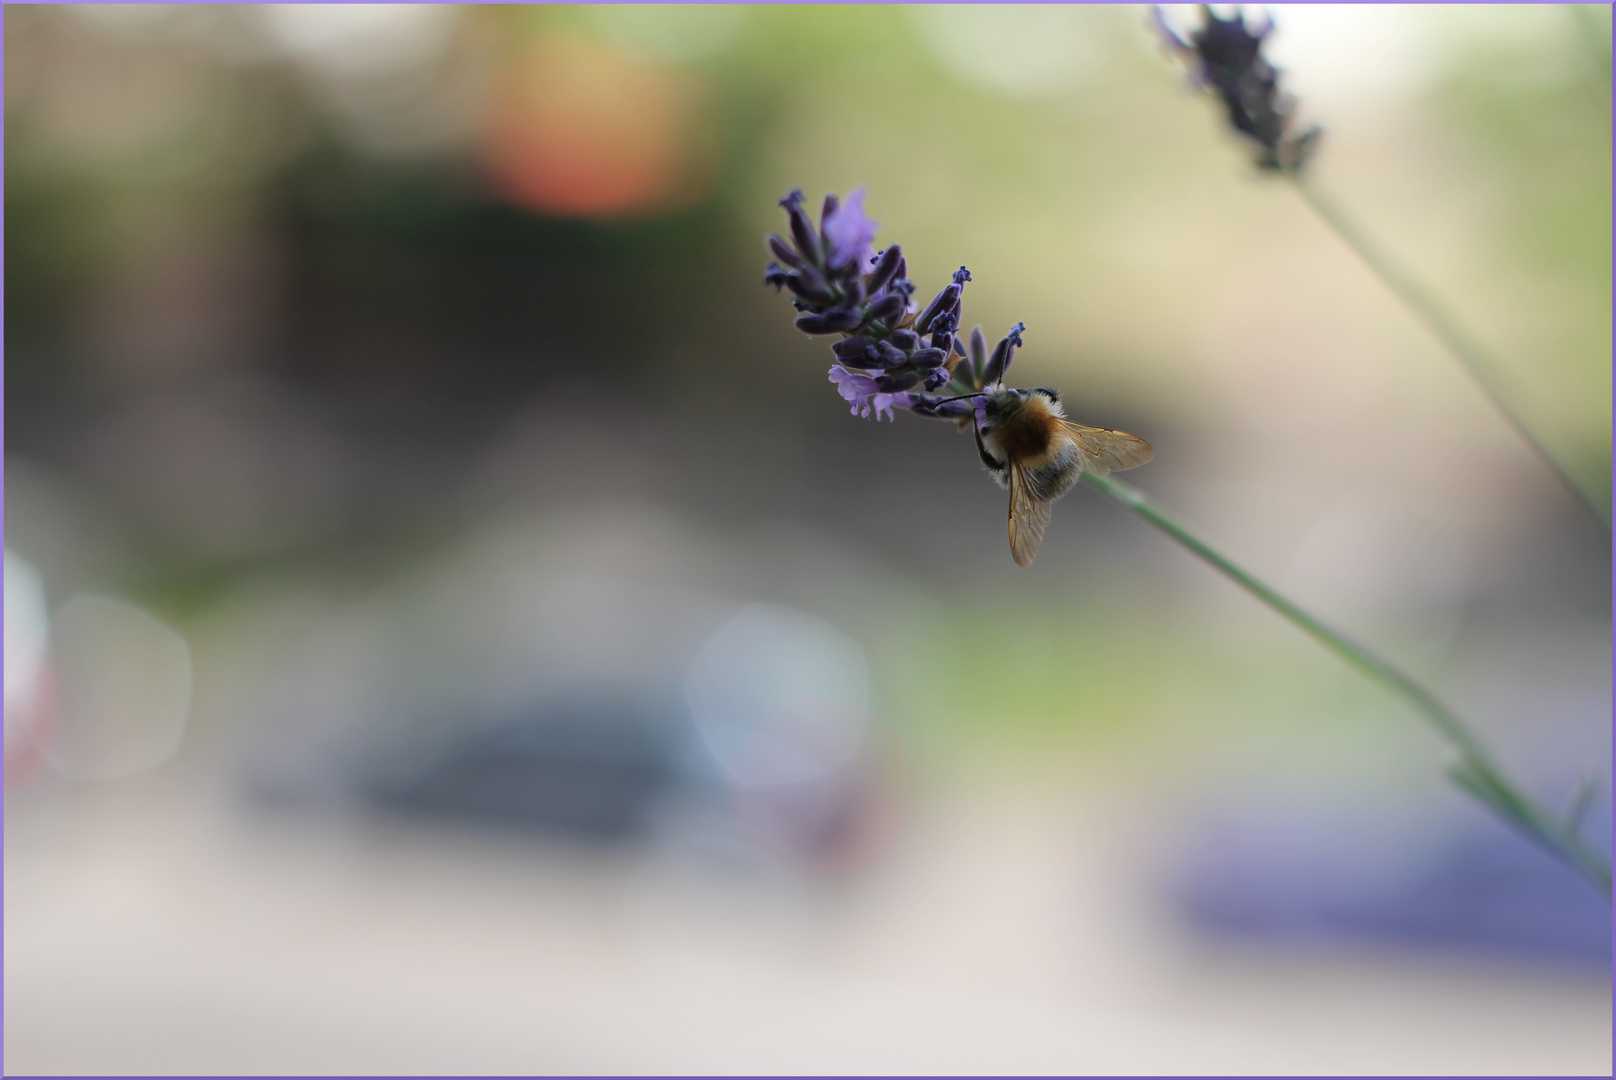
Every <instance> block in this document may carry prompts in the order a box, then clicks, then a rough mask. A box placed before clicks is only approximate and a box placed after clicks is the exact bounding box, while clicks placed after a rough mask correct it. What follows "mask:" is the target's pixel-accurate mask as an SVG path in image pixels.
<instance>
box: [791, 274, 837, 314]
mask: <svg viewBox="0 0 1616 1080" xmlns="http://www.w3.org/2000/svg"><path fill="white" fill-rule="evenodd" d="M782 280H783V281H784V283H785V286H786V288H788V289H790V290H791V291H792V292H794V293H796V294H797V295H798V296H800V297H802V298H803V299H804V300H806V301H808V303H809V304H810V305H811V306H813V307H824V306H825V305H826V304H830V303H834V302H835V300H836V297H835V296H833V295H832V294H831V291H830V289H829V288H827V287H826V286H825V279H824V278H822V277H820V276H819V274H818V273H817V272H815V270H814V268H813V267H811V266H805V267H803V268H802V269H801V270H799V271H797V272H796V273H795V274H787V275H786V276H785V277H784V278H783V279H782Z"/></svg>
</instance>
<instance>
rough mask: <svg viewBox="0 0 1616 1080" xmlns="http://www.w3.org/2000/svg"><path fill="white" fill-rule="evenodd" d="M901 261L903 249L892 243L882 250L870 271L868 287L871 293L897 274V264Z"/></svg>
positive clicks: (876, 291) (884, 285) (882, 286)
mask: <svg viewBox="0 0 1616 1080" xmlns="http://www.w3.org/2000/svg"><path fill="white" fill-rule="evenodd" d="M901 262H903V249H902V248H900V247H898V245H897V244H893V245H892V246H891V247H889V248H887V249H886V250H885V251H883V252H882V253H881V254H880V256H879V257H878V258H877V259H876V260H875V269H873V270H871V271H870V278H869V287H870V292H871V293H878V292H880V291H881V290H882V289H884V288H886V287H887V282H889V281H891V280H892V279H893V278H894V277H896V276H897V274H898V264H899V263H901Z"/></svg>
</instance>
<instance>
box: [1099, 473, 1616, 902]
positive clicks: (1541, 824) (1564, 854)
mask: <svg viewBox="0 0 1616 1080" xmlns="http://www.w3.org/2000/svg"><path fill="white" fill-rule="evenodd" d="M1083 482H1084V483H1086V484H1088V485H1089V486H1090V487H1093V488H1095V489H1096V490H1098V491H1100V492H1102V493H1104V494H1105V495H1107V496H1109V497H1110V498H1111V499H1113V500H1115V501H1116V502H1118V503H1120V504H1121V505H1122V506H1124V507H1126V508H1127V509H1129V510H1131V511H1133V512H1134V513H1135V514H1137V515H1139V517H1141V518H1143V519H1144V520H1145V521H1147V522H1149V523H1150V524H1151V525H1154V526H1155V527H1156V528H1158V529H1160V530H1161V531H1162V532H1164V533H1166V534H1167V535H1168V536H1170V537H1172V538H1173V539H1174V540H1177V541H1178V542H1179V543H1180V544H1182V545H1184V546H1185V547H1186V548H1188V549H1189V550H1190V551H1192V552H1194V553H1195V554H1196V555H1198V556H1200V557H1201V558H1202V559H1203V560H1205V561H1206V562H1207V563H1210V564H1211V565H1212V567H1213V568H1214V569H1216V570H1218V571H1219V572H1220V573H1222V574H1223V575H1224V576H1225V577H1227V578H1229V579H1230V580H1231V581H1233V582H1234V583H1235V584H1237V585H1239V586H1240V587H1241V588H1243V589H1245V590H1246V591H1247V592H1249V593H1251V595H1253V596H1255V597H1256V598H1257V599H1259V600H1261V601H1262V602H1263V603H1265V604H1267V605H1268V606H1269V607H1271V608H1273V609H1274V610H1275V611H1277V612H1278V613H1279V614H1281V615H1283V616H1284V617H1285V618H1287V619H1289V620H1290V621H1291V622H1292V623H1294V624H1295V625H1296V626H1298V627H1300V628H1301V629H1302V630H1304V631H1306V632H1307V633H1308V634H1309V635H1310V636H1311V637H1312V638H1313V639H1314V640H1316V641H1317V642H1319V644H1321V645H1323V646H1324V647H1325V648H1327V649H1329V650H1330V651H1331V652H1333V653H1335V654H1336V655H1337V656H1339V657H1340V658H1341V659H1343V660H1345V661H1346V662H1347V663H1348V664H1349V665H1351V666H1352V667H1353V668H1356V669H1357V670H1358V671H1359V672H1360V673H1361V674H1363V675H1365V676H1367V677H1368V678H1370V679H1372V680H1374V681H1375V682H1378V683H1379V684H1380V685H1381V686H1383V687H1385V688H1386V689H1387V690H1390V691H1391V692H1392V693H1394V694H1396V695H1397V696H1398V697H1400V698H1402V699H1403V700H1404V701H1405V702H1407V703H1408V704H1409V705H1411V706H1413V708H1414V709H1415V711H1416V712H1418V713H1419V714H1420V715H1421V716H1422V717H1423V718H1424V719H1425V721H1426V722H1427V723H1429V724H1430V725H1431V727H1432V728H1434V729H1435V730H1436V732H1437V734H1439V735H1441V736H1442V738H1444V739H1445V740H1447V742H1448V744H1449V745H1450V746H1452V747H1453V748H1454V749H1455V750H1456V751H1458V753H1459V760H1458V761H1456V762H1454V763H1453V765H1452V766H1451V767H1450V768H1449V770H1448V774H1449V776H1450V777H1451V778H1452V779H1453V780H1454V782H1455V783H1457V784H1458V785H1459V786H1460V787H1462V788H1464V789H1465V790H1466V791H1468V792H1469V793H1470V794H1471V795H1473V796H1474V797H1475V798H1476V799H1478V800H1479V801H1480V802H1481V803H1482V804H1483V805H1485V806H1486V807H1487V808H1488V809H1490V810H1492V811H1493V813H1494V814H1496V815H1498V816H1499V817H1500V818H1502V819H1503V820H1504V821H1505V822H1506V823H1507V824H1509V825H1510V826H1511V827H1512V828H1515V829H1516V830H1518V831H1520V832H1521V833H1522V834H1524V835H1525V836H1526V837H1527V838H1528V839H1530V840H1532V841H1534V842H1535V843H1537V844H1538V845H1539V846H1541V847H1543V848H1544V849H1545V850H1547V851H1548V852H1549V853H1550V854H1552V855H1554V856H1555V857H1557V858H1560V859H1563V860H1564V861H1566V862H1567V863H1570V864H1571V865H1572V866H1573V867H1575V868H1576V869H1577V870H1578V871H1580V872H1581V873H1582V874H1583V876H1585V877H1586V878H1587V879H1588V880H1589V881H1591V882H1592V883H1593V884H1594V886H1595V887H1596V888H1598V889H1599V891H1600V892H1601V893H1603V894H1604V896H1605V898H1606V899H1609V898H1610V895H1611V881H1610V859H1609V858H1608V857H1607V856H1605V855H1603V854H1601V853H1600V852H1598V851H1596V850H1594V849H1593V848H1591V847H1589V846H1588V843H1587V841H1586V840H1584V839H1583V837H1582V835H1581V833H1580V831H1579V830H1578V828H1577V821H1576V816H1575V815H1572V814H1569V813H1568V815H1567V816H1566V817H1565V818H1561V817H1559V816H1557V815H1555V814H1553V813H1551V812H1549V811H1548V810H1545V809H1544V808H1543V807H1541V806H1539V805H1538V804H1537V803H1536V802H1534V801H1533V800H1532V799H1531V798H1530V797H1529V796H1528V795H1526V794H1524V793H1523V792H1522V791H1521V790H1520V789H1519V788H1518V787H1516V786H1515V785H1514V784H1513V783H1512V782H1510V780H1509V779H1508V778H1507V777H1505V775H1504V773H1503V770H1502V769H1501V768H1500V767H1499V766H1498V764H1497V763H1496V762H1495V761H1494V759H1493V757H1492V755H1491V754H1490V753H1489V752H1488V751H1487V748H1486V747H1485V746H1484V745H1483V744H1482V742H1481V740H1480V739H1478V738H1477V737H1476V735H1475V733H1474V732H1472V731H1471V730H1470V729H1469V728H1468V727H1467V726H1466V725H1465V723H1464V721H1463V720H1461V719H1460V718H1459V717H1458V716H1457V715H1456V714H1455V713H1454V712H1453V710H1452V709H1449V708H1448V707H1447V706H1446V705H1444V704H1443V703H1442V701H1441V700H1440V699H1438V698H1437V697H1436V695H1435V694H1432V693H1431V692H1430V691H1429V690H1427V689H1425V687H1423V686H1421V685H1420V684H1419V683H1417V682H1415V681H1414V679H1413V678H1411V677H1410V676H1408V675H1407V674H1405V673H1404V672H1402V671H1401V670H1399V669H1398V668H1397V667H1395V666H1393V665H1392V664H1391V662H1390V661H1388V660H1386V659H1385V658H1383V657H1381V656H1380V655H1378V654H1377V653H1375V652H1374V651H1373V650H1372V649H1370V648H1369V647H1368V646H1366V645H1363V644H1361V643H1359V642H1357V641H1354V640H1353V639H1352V638H1350V637H1348V636H1347V635H1346V634H1343V633H1341V632H1340V631H1339V630H1336V629H1334V628H1332V627H1330V626H1329V625H1327V624H1325V623H1324V622H1322V621H1321V620H1319V619H1318V618H1317V617H1315V616H1314V615H1312V614H1310V613H1308V612H1307V611H1304V610H1303V609H1302V608H1300V607H1298V606H1297V605H1296V604H1294V603H1292V602H1291V601H1290V600H1288V599H1286V598H1285V597H1284V596H1281V595H1280V594H1279V593H1278V592H1276V591H1275V590H1274V589H1273V588H1271V587H1270V586H1268V585H1267V584H1265V583H1263V582H1262V581H1260V580H1258V579H1257V578H1256V577H1254V576H1253V575H1252V574H1251V573H1250V572H1248V571H1246V570H1244V569H1242V568H1241V567H1240V566H1238V565H1236V564H1235V563H1234V562H1232V561H1230V560H1229V559H1228V558H1227V557H1225V556H1224V555H1223V554H1222V553H1220V552H1219V551H1218V550H1217V549H1215V548H1213V547H1212V546H1211V545H1210V544H1208V543H1207V542H1206V541H1204V540H1202V539H1201V538H1200V537H1198V536H1196V535H1195V534H1194V533H1193V532H1191V531H1190V530H1189V529H1188V528H1186V527H1185V526H1184V525H1182V524H1180V523H1179V522H1178V521H1177V520H1176V519H1175V518H1173V517H1172V516H1171V515H1169V514H1168V513H1167V512H1166V511H1165V510H1163V509H1162V508H1161V507H1160V506H1158V505H1156V503H1154V502H1153V501H1151V499H1150V497H1149V496H1147V495H1145V493H1144V492H1142V491H1140V490H1139V489H1138V488H1135V487H1133V486H1132V485H1129V484H1125V483H1123V482H1122V481H1120V480H1116V479H1114V478H1112V477H1109V476H1096V475H1094V474H1092V473H1084V474H1083Z"/></svg>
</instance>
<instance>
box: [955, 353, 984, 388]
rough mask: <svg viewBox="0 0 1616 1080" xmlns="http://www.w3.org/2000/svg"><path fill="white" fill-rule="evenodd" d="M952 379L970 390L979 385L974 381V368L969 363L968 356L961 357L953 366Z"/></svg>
mask: <svg viewBox="0 0 1616 1080" xmlns="http://www.w3.org/2000/svg"><path fill="white" fill-rule="evenodd" d="M954 378H956V379H958V380H959V381H960V382H962V383H964V384H965V385H966V386H969V387H972V388H975V387H977V386H980V385H981V384H980V383H978V382H977V381H976V366H975V365H974V364H972V363H971V358H970V357H969V356H961V357H960V360H959V363H957V364H955V365H954Z"/></svg>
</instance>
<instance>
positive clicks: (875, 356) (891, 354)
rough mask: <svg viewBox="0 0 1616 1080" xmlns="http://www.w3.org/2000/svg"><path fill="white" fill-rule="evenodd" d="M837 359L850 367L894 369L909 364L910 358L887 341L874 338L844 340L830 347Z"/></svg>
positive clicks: (863, 337) (859, 337) (861, 337)
mask: <svg viewBox="0 0 1616 1080" xmlns="http://www.w3.org/2000/svg"><path fill="white" fill-rule="evenodd" d="M830 349H831V352H833V353H835V354H836V358H837V359H838V360H840V361H841V362H842V363H843V364H846V365H848V366H849V367H856V368H866V369H869V368H894V367H897V366H899V365H900V364H905V363H908V362H909V357H908V356H907V355H906V354H905V353H903V352H901V351H900V350H898V349H895V348H893V347H892V346H891V345H890V344H888V343H887V342H885V341H877V340H876V339H875V338H872V337H865V336H864V335H862V334H861V335H859V336H858V337H850V338H843V339H842V340H841V341H838V342H836V344H834V345H832V346H831V347H830Z"/></svg>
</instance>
